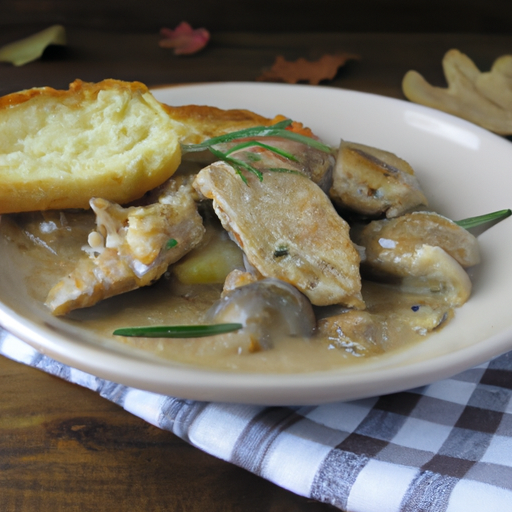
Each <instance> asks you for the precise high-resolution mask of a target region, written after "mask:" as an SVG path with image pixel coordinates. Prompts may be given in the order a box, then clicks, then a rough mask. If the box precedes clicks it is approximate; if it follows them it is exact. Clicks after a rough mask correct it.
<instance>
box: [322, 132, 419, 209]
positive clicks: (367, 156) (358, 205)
mask: <svg viewBox="0 0 512 512" xmlns="http://www.w3.org/2000/svg"><path fill="white" fill-rule="evenodd" d="M329 196H330V198H331V199H332V201H333V202H334V203H335V204H336V205H337V206H339V207H340V208H343V209H347V210H351V211H354V212H356V213H359V214H361V215H365V216H368V217H374V218H375V217H380V216H382V215H386V217H388V218H391V217H397V216H398V215H401V214H402V213H404V212H406V211H409V210H412V209H413V208H415V207H417V206H420V205H427V204H428V203H427V198H426V197H425V195H424V194H423V192H422V191H421V189H420V186H419V183H418V180H417V179H416V176H415V175H414V171H413V169H412V167H411V166H410V165H409V164H408V163H407V162H406V161H404V160H402V159H401V158H398V157H397V156H396V155H394V154H393V153H389V152H388V151H382V150H380V149H376V148H373V147H370V146H365V145H363V144H356V143H353V142H345V141H341V144H340V148H339V152H338V157H337V160H336V167H335V170H334V177H333V184H332V187H331V189H330V190H329Z"/></svg>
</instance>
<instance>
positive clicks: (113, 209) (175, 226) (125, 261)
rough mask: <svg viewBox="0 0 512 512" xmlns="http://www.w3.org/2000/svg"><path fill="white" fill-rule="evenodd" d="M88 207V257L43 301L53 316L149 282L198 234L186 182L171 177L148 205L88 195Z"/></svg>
mask: <svg viewBox="0 0 512 512" xmlns="http://www.w3.org/2000/svg"><path fill="white" fill-rule="evenodd" d="M91 207H92V209H93V210H94V212H95V213H96V223H97V230H96V231H93V232H92V233H91V234H90V235H89V247H88V248H86V251H87V252H88V253H89V255H88V256H86V257H84V258H82V259H81V260H79V262H78V264H77V266H76V268H75V269H74V270H73V271H72V272H71V274H69V275H68V276H66V277H64V278H63V279H62V280H61V281H59V282H58V283H57V284H56V285H55V286H54V287H53V288H52V289H51V290H50V292H49V294H48V297H47V299H46V305H47V306H48V307H49V308H50V309H51V311H52V313H53V314H54V315H65V314H66V313H69V312H70V311H72V310H74V309H77V308H83V307H88V306H93V305H94V304H96V303H97V302H99V301H100V300H103V299H106V298H108V297H112V296H114V295H118V294H120V293H124V292H127V291H130V290H134V289H135V288H139V287H141V286H146V285H149V284H151V283H153V282H154V281H155V280H156V279H158V278H159V277H160V276H161V275H162V274H163V273H164V272H165V271H166V270H167V267H168V266H169V265H170V264H171V263H174V262H175V261H177V260H178V259H179V258H181V257H182V256H183V255H184V254H186V253H187V252H188V251H190V250H191V249H192V248H193V247H195V246H196V245H197V244H198V243H199V242H200V240H201V238H202V236H203V234H204V227H203V223H202V218H201V216H200V215H199V213H198V212H197V207H196V204H195V202H194V200H193V196H192V190H191V186H190V183H184V184H182V185H181V186H178V185H177V184H176V182H175V181H173V180H171V181H170V182H169V184H168V186H167V187H166V188H165V189H164V190H163V191H162V193H161V195H160V197H159V201H158V203H154V204H151V205H148V206H140V207H129V208H122V207H121V206H119V205H117V204H115V203H111V202H110V201H106V200H104V199H92V200H91Z"/></svg>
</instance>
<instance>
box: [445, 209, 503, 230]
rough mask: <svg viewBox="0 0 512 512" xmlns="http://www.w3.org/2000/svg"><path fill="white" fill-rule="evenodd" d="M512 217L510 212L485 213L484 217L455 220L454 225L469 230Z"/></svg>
mask: <svg viewBox="0 0 512 512" xmlns="http://www.w3.org/2000/svg"><path fill="white" fill-rule="evenodd" d="M510 215H512V210H510V209H507V210H498V211H496V212H492V213H486V214H485V215H479V216H477V217H468V218H467V219H462V220H457V221H455V224H457V225H459V226H460V227H461V228H464V229H471V228H475V227H477V226H481V225H482V224H486V223H487V222H497V221H500V220H503V219H506V218H507V217H510Z"/></svg>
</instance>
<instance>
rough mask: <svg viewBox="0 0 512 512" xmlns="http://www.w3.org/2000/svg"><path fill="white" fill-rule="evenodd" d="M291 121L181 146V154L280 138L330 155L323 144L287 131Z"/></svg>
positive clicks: (246, 129) (286, 120)
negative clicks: (236, 142)
mask: <svg viewBox="0 0 512 512" xmlns="http://www.w3.org/2000/svg"><path fill="white" fill-rule="evenodd" d="M292 122H293V121H292V120H291V119H285V120H284V121H281V122H280V123H276V124H273V125H271V126H254V127H252V128H245V129H244V130H238V131H236V132H231V133H226V134H225V135H219V136H218V137H213V138H211V139H208V140H205V141H204V142H201V143H200V144H182V145H181V151H182V152H183V153H191V152H193V151H204V150H205V149H210V148H211V146H215V145H217V144H223V143H225V142H231V141H233V140H238V139H245V138H248V137H282V138H283V139H289V140H293V141H295V142H300V143H302V144H306V145H307V146H311V147H313V148H316V149H319V150H320V151H324V152H325V153H330V152H331V151H332V149H331V148H330V147H329V146H328V145H327V144H324V143H323V142H320V141H318V140H316V139H312V138H311V137H306V136H305V135H301V134H300V133H295V132H291V131H289V130H287V129H286V128H287V127H288V126H290V125H291V124H292Z"/></svg>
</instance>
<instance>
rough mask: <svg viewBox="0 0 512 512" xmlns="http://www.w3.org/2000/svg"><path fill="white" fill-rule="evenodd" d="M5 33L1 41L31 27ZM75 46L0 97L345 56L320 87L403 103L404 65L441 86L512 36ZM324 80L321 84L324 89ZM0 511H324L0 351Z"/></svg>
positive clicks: (0, 68) (232, 37)
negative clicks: (180, 48) (188, 48)
mask: <svg viewBox="0 0 512 512" xmlns="http://www.w3.org/2000/svg"><path fill="white" fill-rule="evenodd" d="M33 31H34V30H32V29H31V28H26V27H25V28H16V29H7V30H2V33H1V34H0V45H1V44H4V43H6V42H9V41H12V40H14V39H16V38H18V37H21V36H25V35H28V34H30V33H31V32H33ZM68 36H69V46H68V48H67V49H66V50H64V51H57V52H52V53H51V54H50V55H48V56H47V57H45V58H44V59H43V60H41V61H37V62H33V63H31V64H28V65H26V66H24V67H20V68H14V67H11V66H8V65H0V94H5V93H8V92H12V91H15V90H19V89H23V88H29V87H33V86H43V85H50V86H53V87H59V88H66V87H67V84H68V83H69V82H71V81H73V80H74V79H75V78H81V79H83V80H89V81H97V80H101V79H103V78H109V77H112V78H119V79H124V80H140V81H142V82H145V83H146V84H148V85H149V86H156V85H161V84H171V83H188V82H208V81H253V80H255V79H256V77H258V76H259V75H260V73H261V72H262V70H263V69H264V68H266V67H269V66H270V65H271V64H272V62H273V61H274V59H275V57H276V56H277V55H279V54H281V55H283V56H284V57H285V58H287V59H289V60H291V59H296V58H298V57H301V56H302V57H306V58H310V59H313V58H317V57H319V56H320V55H321V54H322V53H326V52H329V53H333V52H339V51H346V52H351V53H356V54H358V55H360V56H361V60H359V61H354V62H350V63H349V64H348V65H347V66H346V67H345V68H343V69H341V70H340V72H339V73H338V75H337V76H336V78H335V79H334V80H333V81H332V82H330V83H328V84H325V85H329V86H334V87H343V88H347V89H355V90H359V91H367V92H372V93H378V94H383V95H387V96H391V97H396V98H403V96H402V93H401V80H402V77H403V75H404V73H405V72H406V71H407V70H409V69H416V70H418V71H420V72H421V73H422V74H424V76H425V77H426V78H427V80H429V81H430V82H431V83H433V84H436V85H440V86H443V85H444V78H443V74H442V69H441V58H442V56H443V55H444V53H445V52H446V51H447V50H448V49H450V48H458V49H460V50H461V51H463V52H465V53H467V54H468V55H469V56H471V58H473V59H474V61H475V62H476V64H477V65H478V66H479V67H480V68H481V69H482V70H484V69H488V68H489V67H490V65H491V63H492V61H493V60H494V59H495V58H496V57H498V56H499V55H503V54H506V53H510V52H511V49H512V35H489V34H488V35H478V34H355V33H354V34H350V33H348V34H347V33H346V34H341V33H336V34H334V33H324V34H320V33H306V34H291V33H290V34H259V33H215V34H213V37H212V41H211V44H210V45H209V47H208V48H207V49H205V50H204V51H203V52H202V53H199V54H197V55H194V56H190V57H176V56H174V55H173V54H172V53H171V52H170V51H169V50H164V49H161V48H159V47H158V44H157V43H158V35H157V34H153V33H134V32H123V33H110V32H108V33H107V32H93V31H90V30H84V29H80V30H79V29H74V30H70V31H69V32H68ZM323 86H324V85H321V86H320V87H323ZM0 386H1V390H2V392H1V394H0V467H1V471H0V510H2V511H5V512H13V511H22V512H36V511H37V512H46V511H52V512H55V511H65V512H74V511H77V512H78V511H80V512H87V511H91V512H92V511H94V512H100V511H109V512H116V511H123V512H125V511H128V512H139V511H140V512H142V511H143V512H152V511H172V512H173V511H187V512H195V511H197V512H199V511H201V512H203V511H206V510H208V511H209V512H215V511H219V512H220V511H222V512H229V511H242V510H243V511H245V512H250V511H258V512H261V511H273V512H277V511H291V510H293V511H304V512H306V511H308V512H312V511H321V510H324V511H327V510H333V509H332V507H330V506H328V505H324V504H320V503H316V502H314V501H311V500H308V499H304V498H301V497H298V496H296V495H294V494H292V493H289V492H287V491H285V490H283V489H280V488H278V487H276V486H274V485H273V484H271V483H269V482H267V481H265V480H263V479H261V478H258V477H256V476H254V475H252V474H250V473H248V472H247V471H245V470H242V469H239V468H237V467H235V466H233V465H231V464H227V463H225V462H222V461H220V460H217V459H215V458H213V457H211V456H209V455H206V454H204V453H202V452H201V451H199V450H197V449H195V448H193V447H191V446H189V445H188V444H186V443H185V442H183V441H181V440H180V439H178V438H177V437H175V436H174V435H172V434H171V433H168V432H164V431H161V430H159V429H157V428H155V427H153V426H151V425H149V424H147V423H145V422H144V421H142V420H140V419H138V418H135V417H133V416H131V415H130V414H129V413H127V412H125V411H123V410H122V409H120V408H119V407H117V406H116V405H113V404H111V403H109V402H107V401H106V400H104V399H102V398H100V397H99V396H97V395H96V394H95V393H93V392H90V391H88V390H85V389H82V388H80V387H78V386H75V385H71V384H68V383H66V382H63V381H61V380H59V379H56V378H54V377H51V376H49V375H46V374H44V373H41V372H40V371H37V370H33V369H31V368H27V367H25V366H23V365H20V364H16V363H14V362H12V361H8V360H6V359H3V358H0Z"/></svg>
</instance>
